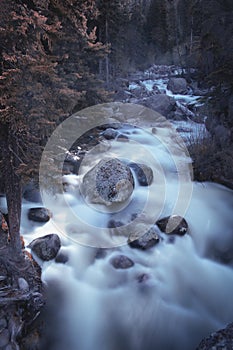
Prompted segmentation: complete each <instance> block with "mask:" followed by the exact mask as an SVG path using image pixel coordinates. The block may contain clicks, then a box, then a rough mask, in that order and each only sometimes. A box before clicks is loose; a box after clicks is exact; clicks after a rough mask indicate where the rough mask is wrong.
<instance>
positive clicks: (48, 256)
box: [28, 233, 61, 261]
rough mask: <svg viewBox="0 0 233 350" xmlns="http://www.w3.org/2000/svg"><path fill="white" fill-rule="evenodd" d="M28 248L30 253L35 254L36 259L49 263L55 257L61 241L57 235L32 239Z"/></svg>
mask: <svg viewBox="0 0 233 350" xmlns="http://www.w3.org/2000/svg"><path fill="white" fill-rule="evenodd" d="M28 247H29V248H31V250H32V252H33V253H35V254H36V255H37V256H38V258H40V259H41V260H44V261H49V260H52V259H54V258H55V257H56V256H57V253H58V251H59V249H60V248H61V241H60V238H59V236H58V235H57V234H55V233H52V234H49V235H46V236H43V237H39V238H36V239H34V240H33V241H32V242H31V243H30V244H29V245H28Z"/></svg>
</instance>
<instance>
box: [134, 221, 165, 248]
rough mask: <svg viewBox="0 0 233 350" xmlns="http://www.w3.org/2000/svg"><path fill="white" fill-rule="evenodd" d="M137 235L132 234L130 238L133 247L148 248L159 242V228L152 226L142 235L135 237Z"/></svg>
mask: <svg viewBox="0 0 233 350" xmlns="http://www.w3.org/2000/svg"><path fill="white" fill-rule="evenodd" d="M135 238H136V237H135V235H134V234H131V235H130V236H129V239H128V244H129V246H130V247H131V248H137V249H141V250H147V249H149V248H151V247H153V246H154V245H156V244H157V243H159V240H160V239H159V235H158V229H156V228H155V227H154V226H153V227H151V228H150V229H149V230H148V231H147V232H146V233H145V234H144V235H143V236H142V237H139V238H137V239H135Z"/></svg>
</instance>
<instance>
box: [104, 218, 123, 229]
mask: <svg viewBox="0 0 233 350" xmlns="http://www.w3.org/2000/svg"><path fill="white" fill-rule="evenodd" d="M123 225H124V224H123V222H121V221H117V220H114V219H111V220H109V222H108V225H107V227H108V228H116V227H121V226H123Z"/></svg>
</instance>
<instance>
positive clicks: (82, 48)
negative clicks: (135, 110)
mask: <svg viewBox="0 0 233 350" xmlns="http://www.w3.org/2000/svg"><path fill="white" fill-rule="evenodd" d="M96 15H97V10H96V6H95V1H93V0H72V1H71V0H30V1H28V0H15V1H12V0H2V2H1V18H0V20H1V21H0V33H1V43H0V44H1V53H0V55H1V57H0V59H1V66H0V80H1V86H0V90H1V93H0V96H1V97H0V113H1V114H0V167H1V177H2V181H3V183H4V186H3V187H4V191H5V193H6V197H7V204H8V216H9V227H10V238H11V243H12V245H13V246H14V247H15V248H16V249H17V250H18V251H20V239H19V228H20V215H21V209H20V208H21V184H22V179H24V178H25V176H28V177H30V176H31V175H32V174H33V173H34V174H36V173H37V172H38V163H39V160H40V154H41V151H42V148H43V146H44V144H45V142H46V140H47V138H48V137H49V135H50V134H51V132H52V130H53V129H54V128H55V126H56V125H57V124H58V123H59V122H60V121H62V120H64V118H66V117H68V116H69V115H70V114H71V113H73V112H74V111H76V110H78V109H82V108H83V107H86V106H88V105H91V104H95V103H98V102H102V101H103V100H104V99H105V97H106V93H105V91H104V90H103V88H102V87H101V85H100V82H99V81H98V79H97V77H96V73H95V72H96V66H97V65H98V61H99V59H100V57H104V55H105V52H106V48H105V46H104V45H102V44H101V43H100V42H97V40H96V34H95V32H96V28H95V27H94V25H93V23H94V22H93V21H94V19H95V17H96Z"/></svg>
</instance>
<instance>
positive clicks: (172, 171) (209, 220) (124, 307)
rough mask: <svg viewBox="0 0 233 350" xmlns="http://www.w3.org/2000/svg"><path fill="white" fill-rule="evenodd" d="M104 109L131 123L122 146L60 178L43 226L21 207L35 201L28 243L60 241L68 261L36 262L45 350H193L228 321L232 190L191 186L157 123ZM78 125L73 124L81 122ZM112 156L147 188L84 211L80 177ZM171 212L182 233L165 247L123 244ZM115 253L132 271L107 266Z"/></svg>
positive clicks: (97, 152)
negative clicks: (137, 167)
mask: <svg viewBox="0 0 233 350" xmlns="http://www.w3.org/2000/svg"><path fill="white" fill-rule="evenodd" d="M111 106H112V105H111V104H110V105H104V110H105V111H106V110H108V114H110V117H111V118H110V119H111V121H112V120H113V119H114V118H115V119H114V120H115V121H117V122H122V121H123V119H124V121H125V122H127V123H129V124H128V125H125V126H122V128H121V129H119V130H118V131H119V132H121V133H122V134H123V135H125V136H127V138H128V141H127V142H126V141H125V140H121V141H119V140H118V141H117V140H112V141H106V140H104V141H102V142H101V144H100V145H97V146H96V147H93V149H92V150H91V151H90V152H88V153H87V154H86V156H85V158H84V160H83V162H82V164H81V167H80V172H79V174H78V175H73V174H71V175H65V176H63V177H62V181H63V182H65V183H66V191H65V192H63V193H60V194H57V195H56V196H55V197H54V196H50V195H45V196H44V197H43V200H44V205H45V206H46V207H48V208H49V209H50V210H51V211H52V213H53V217H52V219H51V220H50V221H49V222H48V223H46V224H44V225H41V224H38V223H33V222H31V221H29V220H28V218H27V211H28V209H29V208H31V207H35V206H41V203H38V204H36V205H35V203H30V202H28V201H26V200H25V201H24V203H23V212H22V227H21V234H23V236H24V239H25V240H26V242H30V241H32V240H33V239H34V238H36V237H40V236H43V235H45V234H49V233H57V234H58V235H59V236H60V238H61V241H62V247H61V252H62V253H64V254H65V255H67V256H68V261H67V262H66V263H65V264H62V263H56V262H55V261H50V262H44V263H42V262H41V261H40V263H41V265H42V271H43V272H42V278H43V281H44V283H45V284H46V285H47V290H48V305H47V315H46V317H47V335H46V339H45V340H44V345H43V349H48V350H65V349H69V350H93V349H95V350H119V349H123V350H142V349H143V350H150V349H157V350H183V349H184V350H192V349H195V347H196V346H197V345H198V343H199V342H200V340H201V338H202V337H204V336H205V335H207V334H208V333H210V332H211V331H213V330H216V329H218V328H221V327H223V326H224V325H225V324H227V323H228V322H230V321H232V320H233V304H232V291H233V216H232V209H233V192H232V191H231V190H229V189H227V188H225V187H223V186H220V185H217V184H213V183H195V182H193V181H192V172H191V167H190V163H191V159H190V158H189V156H188V154H187V152H186V150H185V146H184V145H183V143H182V140H181V139H180V138H179V136H177V133H176V132H175V131H174V130H173V129H172V127H171V125H169V123H167V121H166V120H165V119H164V118H162V119H161V116H159V115H158V114H156V113H154V112H153V113H152V114H150V113H149V112H148V110H147V109H145V108H143V111H142V110H141V109H142V107H140V108H139V107H135V106H134V107H128V108H129V109H130V110H131V108H134V110H133V112H132V113H131V114H130V113H129V114H130V116H128V118H126V114H127V113H125V108H126V107H127V106H126V105H123V106H122V105H121V104H115V105H114V104H113V107H111ZM115 106H117V108H115ZM101 108H102V107H101ZM111 108H112V109H111ZM135 108H136V109H135ZM101 111H102V112H103V109H101ZM135 111H136V112H137V113H135ZM141 111H142V113H141ZM96 113H97V114H98V113H99V110H98V108H97V111H96V109H95V113H94V114H95V115H96ZM88 115H89V118H90V119H91V118H92V112H90V110H89V109H88ZM84 117H85V113H84V116H83V115H78V116H76V118H78V119H79V120H80V122H81V123H83V119H82V118H84ZM139 121H140V122H139ZM114 157H117V158H120V159H122V160H124V161H125V162H132V161H134V162H138V163H144V164H147V165H148V166H150V167H151V168H152V170H153V174H154V180H153V183H152V184H151V186H149V187H141V186H139V184H138V183H137V180H136V179H135V189H134V192H133V195H132V197H131V198H130V199H129V200H128V201H127V203H123V204H121V205H113V206H110V207H105V206H104V205H97V204H95V205H94V204H91V203H88V201H87V200H86V199H84V198H83V196H82V185H81V184H82V177H83V175H84V174H85V173H86V172H87V171H88V170H89V169H90V168H91V167H93V166H94V164H96V163H97V162H98V161H99V160H101V159H103V158H114ZM135 214H137V216H136V215H135ZM171 214H179V215H182V216H184V217H185V219H186V220H187V222H188V225H189V232H188V234H186V235H185V236H183V237H179V236H176V237H175V239H174V240H171V239H170V237H169V236H167V235H165V234H162V233H161V234H160V236H161V240H160V242H159V244H157V245H156V246H154V247H152V248H150V249H148V250H146V251H141V250H138V249H133V248H131V247H129V246H128V245H127V237H128V234H129V232H131V231H134V230H135V231H137V230H141V232H145V231H146V230H147V229H148V227H150V226H151V225H152V224H154V223H155V221H156V220H157V219H158V218H161V217H164V216H167V215H171ZM135 217H136V221H135ZM110 219H111V220H112V219H113V220H116V221H119V220H120V221H121V222H122V226H121V228H120V229H119V231H118V230H117V231H114V232H112V230H111V229H108V228H107V226H108V222H109V220H110ZM118 254H123V255H125V256H127V257H129V258H130V259H131V260H133V262H134V266H132V267H130V268H128V269H116V268H114V267H113V266H112V265H111V263H110V260H111V258H112V257H114V256H116V255H118Z"/></svg>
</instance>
